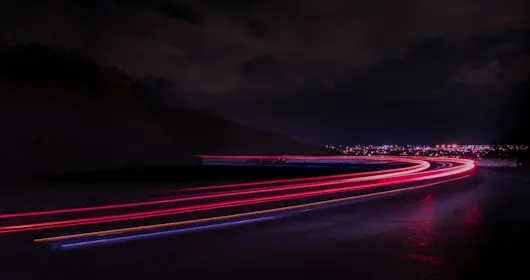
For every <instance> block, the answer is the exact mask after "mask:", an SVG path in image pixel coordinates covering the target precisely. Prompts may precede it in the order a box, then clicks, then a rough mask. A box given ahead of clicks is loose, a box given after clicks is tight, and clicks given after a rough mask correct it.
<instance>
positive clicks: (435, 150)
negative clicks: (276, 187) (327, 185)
mask: <svg viewBox="0 0 530 280" xmlns="http://www.w3.org/2000/svg"><path fill="white" fill-rule="evenodd" d="M327 147H329V148H332V149H335V150H338V151H341V152H342V153H344V154H347V155H357V156H383V155H399V156H430V157H455V158H471V159H476V160H481V159H484V158H510V157H512V158H513V157H515V155H516V153H517V152H519V151H527V150H528V149H529V147H528V146H524V145H505V146H503V145H458V144H438V145H435V146H420V145H403V146H399V145H380V146H376V145H341V146H339V147H341V148H336V147H333V146H331V145H327Z"/></svg>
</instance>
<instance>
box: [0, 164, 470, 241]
mask: <svg viewBox="0 0 530 280" xmlns="http://www.w3.org/2000/svg"><path fill="white" fill-rule="evenodd" d="M457 162H459V163H461V164H462V165H460V166H456V167H451V168H446V169H442V170H431V171H423V172H419V173H416V174H399V175H394V176H388V175H391V174H386V175H376V176H379V177H377V178H378V179H386V181H382V182H380V183H372V184H364V185H359V186H348V187H337V188H330V189H325V190H314V191H306V192H300V193H294V194H283V195H271V196H265V197H259V198H247V199H238V200H237V199H236V200H231V201H226V202H217V203H209V204H202V205H193V206H185V207H177V208H170V209H164V210H155V211H143V212H137V213H130V214H120V215H109V216H101V217H93V218H82V219H70V220H62V221H55V222H44V223H34V224H24V225H15V226H5V227H0V232H3V233H7V232H18V231H29V230H38V229H49V228H58V227H66V226H78V225H87V224H96V223H108V222H116V221H124V220H132V219H140V218H150V217H158V216H166V215H174V214H182V213H189V212H196V211H204V210H213V209H221V208H228V207H235V206H243V205H249V204H258V203H267V202H274V201H282V200H293V199H299V198H306V197H314V196H322V195H330V194H336V193H343V192H349V191H357V190H362V189H370V188H376V187H382V186H388V185H393V184H403V183H410V182H415V181H419V180H430V179H436V178H443V177H447V176H452V175H457V174H462V173H465V172H467V171H470V170H472V169H473V168H474V162H473V161H465V160H464V161H457ZM359 179H360V178H359ZM325 183H326V184H329V185H333V184H334V183H333V182H331V183H330V182H325ZM341 183H344V182H341ZM347 183H350V182H347ZM326 184H323V186H326ZM335 184H336V183H335ZM339 184H340V183H339ZM307 185H311V184H307ZM250 193H252V192H250ZM235 195H241V193H240V192H239V193H237V194H235Z"/></svg>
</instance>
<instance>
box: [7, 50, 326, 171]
mask: <svg viewBox="0 0 530 280" xmlns="http://www.w3.org/2000/svg"><path fill="white" fill-rule="evenodd" d="M138 96H139V95H138V94H135V92H134V89H133V88H132V87H131V82H130V78H129V77H128V76H127V75H126V74H124V73H122V72H120V71H119V70H117V69H112V68H107V67H102V66H99V65H97V64H94V63H92V62H90V61H88V60H86V59H85V58H83V57H80V56H78V55H76V54H74V53H70V52H67V51H57V50H53V49H50V48H47V47H43V46H39V45H29V46H23V47H17V48H11V49H4V50H0V130H1V131H2V138H1V140H0V141H1V143H0V176H3V177H5V176H14V177H17V176H28V175H35V174H48V173H60V172H70V171H81V170H95V169H114V168H128V167H146V166H168V165H171V166H173V165H190V164H195V163H197V161H196V159H195V158H193V157H192V156H191V155H192V154H200V153H210V154H221V153H237V154H256V153H260V154H284V153H325V152H326V150H323V149H321V148H315V147H312V146H309V145H305V144H302V143H299V142H297V141H294V140H291V139H289V138H287V137H284V136H281V135H276V134H272V133H268V132H265V131H261V130H257V129H253V128H250V127H246V126H242V125H239V124H237V123H235V122H231V121H227V120H222V119H219V118H217V117H215V116H212V115H209V114H206V113H201V112H196V111H192V110H187V109H177V108H169V107H162V106H159V105H154V104H151V103H149V102H146V101H145V100H143V99H141V98H139V97H138Z"/></svg>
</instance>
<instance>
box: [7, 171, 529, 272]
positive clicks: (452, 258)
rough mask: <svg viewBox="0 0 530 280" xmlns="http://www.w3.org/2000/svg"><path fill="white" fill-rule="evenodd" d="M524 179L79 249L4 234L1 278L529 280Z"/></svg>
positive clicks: (478, 179) (481, 177)
mask: <svg viewBox="0 0 530 280" xmlns="http://www.w3.org/2000/svg"><path fill="white" fill-rule="evenodd" d="M525 176H526V175H525V173H519V172H515V171H513V170H511V169H479V170H478V171H477V173H476V174H475V175H474V176H471V177H468V178H466V179H462V180H458V181H454V182H449V183H445V184H441V185H436V186H433V187H431V188H425V189H420V190H416V191H412V192H406V193H399V194H396V195H393V196H389V197H381V198H378V199H375V200H370V201H365V202H360V203H355V204H351V205H343V206H340V207H335V208H330V209H324V210H319V211H313V212H307V213H303V214H301V215H297V216H293V217H290V218H285V219H279V220H273V221H268V222H263V223H257V224H247V225H241V226H238V227H231V228H226V229H219V230H212V231H204V232H197V233H192V234H185V235H177V236H168V237H164V238H158V239H149V240H141V241H135V242H129V243H123V244H115V245H112V246H103V247H91V248H82V249H78V250H69V251H51V250H49V248H48V247H46V246H36V245H35V244H27V243H24V242H23V240H24V238H22V237H20V236H19V235H17V236H16V237H15V236H11V235H9V236H2V237H0V239H1V241H0V245H1V248H2V250H1V252H0V257H1V259H0V261H1V262H0V263H1V266H2V267H1V272H2V275H4V276H5V277H6V278H5V279H351V278H354V279H479V277H491V276H494V277H495V276H497V277H502V279H514V278H516V276H517V278H520V279H525V278H526V276H524V275H526V274H527V272H526V266H527V264H526V262H527V261H526V258H525V255H526V254H527V252H528V251H527V249H528V245H529V244H528V236H530V227H529V221H530V219H529V218H530V207H528V202H529V201H530V200H529V199H530V190H529V181H528V176H527V177H525ZM517 273H521V274H517Z"/></svg>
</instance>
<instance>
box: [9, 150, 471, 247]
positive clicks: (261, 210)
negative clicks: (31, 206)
mask: <svg viewBox="0 0 530 280" xmlns="http://www.w3.org/2000/svg"><path fill="white" fill-rule="evenodd" d="M202 157H203V158H204V159H209V160H211V159H218V160H224V161H231V160H237V161H241V160H271V159H279V160H282V161H289V160H294V161H302V162H303V161H308V162H310V161H331V162H333V161H337V162H345V161H346V162H348V161H352V162H353V161H374V160H377V161H381V162H394V163H401V164H403V166H402V167H398V168H393V169H388V170H380V171H371V172H361V173H348V174H341V175H333V176H321V177H312V178H299V179H289V180H274V181H262V182H251V183H240V184H229V185H217V186H207V187H197V188H186V189H180V190H176V191H175V192H173V193H172V195H173V196H172V197H163V198H160V199H155V200H150V201H139V202H131V203H123V204H113V205H100V206H91V207H78V208H68V209H44V210H42V211H35V212H25V213H3V214H0V219H1V220H2V223H1V225H0V233H1V234H17V233H21V232H32V234H33V235H32V236H35V239H34V241H35V242H38V243H46V244H49V245H51V246H52V247H53V248H59V249H69V248H78V247H84V246H92V245H104V244H110V243H116V242H124V241H131V240H136V239H143V238H151V237H159V236H164V235H172V234H179V233H187V232H193V231H202V230H208V229H213V228H220V227H227V226H234V225H241V224H247V223H255V222H260V221H269V220H273V219H278V218H285V217H288V216H293V215H296V214H300V213H304V212H307V211H312V210H316V209H320V208H327V207H331V206H336V205H339V204H344V203H351V202H353V201H361V200H367V199H373V198H377V197H381V196H387V195H393V194H396V193H401V192H406V191H412V190H417V189H422V188H427V187H431V186H435V185H439V184H442V183H446V182H451V181H456V180H459V179H463V178H466V177H469V176H470V175H469V174H470V172H471V171H472V170H473V169H474V168H475V164H474V162H473V161H471V160H464V159H452V158H425V157H413V158H412V157H395V156H383V157H359V156H336V157H306V156H282V157H265V156H252V157H251V156H202ZM374 163H377V162H374ZM74 232H75V233H74ZM68 233H70V234H68Z"/></svg>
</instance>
